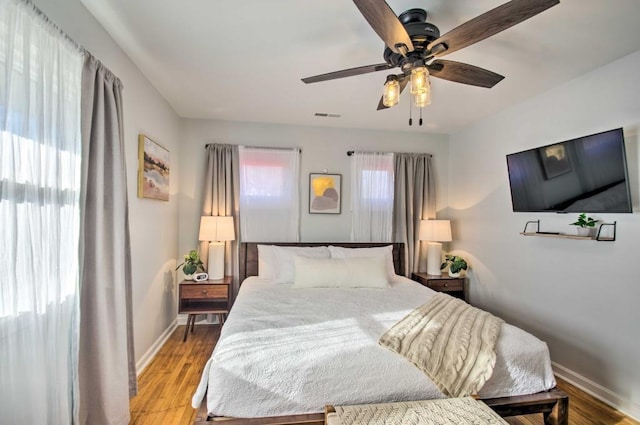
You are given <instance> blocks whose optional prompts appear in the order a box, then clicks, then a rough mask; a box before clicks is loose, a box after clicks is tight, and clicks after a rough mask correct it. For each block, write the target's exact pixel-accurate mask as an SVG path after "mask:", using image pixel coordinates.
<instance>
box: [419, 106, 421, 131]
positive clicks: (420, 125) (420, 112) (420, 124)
mask: <svg viewBox="0 0 640 425" xmlns="http://www.w3.org/2000/svg"><path fill="white" fill-rule="evenodd" d="M419 123H420V126H421V127H422V107H421V108H420V121H419Z"/></svg>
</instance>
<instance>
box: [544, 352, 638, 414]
mask: <svg viewBox="0 0 640 425" xmlns="http://www.w3.org/2000/svg"><path fill="white" fill-rule="evenodd" d="M551 366H552V367H553V373H554V374H555V375H556V376H557V377H558V378H561V379H563V380H565V381H567V382H568V383H570V384H571V385H573V386H574V387H577V388H579V389H581V390H582V391H584V392H585V393H587V394H589V395H592V396H593V397H595V398H597V399H598V400H600V401H602V402H604V403H606V404H608V405H609V406H611V407H613V408H615V409H618V410H619V411H621V412H622V413H624V414H625V415H627V416H630V417H632V418H633V419H635V420H640V404H638V403H635V402H633V401H632V400H630V399H628V398H625V397H623V396H621V395H620V394H617V393H615V392H613V391H611V390H610V389H608V388H605V387H603V386H602V385H600V384H598V383H596V382H593V381H592V380H590V379H589V378H585V377H584V376H582V375H580V374H579V373H576V372H574V371H572V370H571V369H568V368H566V367H564V366H562V365H559V364H558V363H556V362H551ZM569 403H571V401H569Z"/></svg>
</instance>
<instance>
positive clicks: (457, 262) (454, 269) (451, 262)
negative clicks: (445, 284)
mask: <svg viewBox="0 0 640 425" xmlns="http://www.w3.org/2000/svg"><path fill="white" fill-rule="evenodd" d="M447 266H449V276H451V277H458V276H460V272H462V270H467V268H469V265H468V264H467V262H466V261H464V258H462V257H458V256H457V255H445V256H444V263H442V265H441V266H440V270H444V269H445V268H447Z"/></svg>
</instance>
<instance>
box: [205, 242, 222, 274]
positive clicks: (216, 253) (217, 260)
mask: <svg viewBox="0 0 640 425" xmlns="http://www.w3.org/2000/svg"><path fill="white" fill-rule="evenodd" d="M207 271H208V274H209V280H217V279H222V278H223V277H224V242H209V263H208V266H207Z"/></svg>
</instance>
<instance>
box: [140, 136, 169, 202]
mask: <svg viewBox="0 0 640 425" xmlns="http://www.w3.org/2000/svg"><path fill="white" fill-rule="evenodd" d="M169 165H170V161H169V151H168V150H167V149H165V148H163V147H162V146H160V145H159V144H157V143H156V142H154V141H153V140H151V139H150V138H148V137H147V136H145V135H144V134H140V135H139V136H138V197H139V198H150V199H158V200H161V201H168V200H169Z"/></svg>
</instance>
